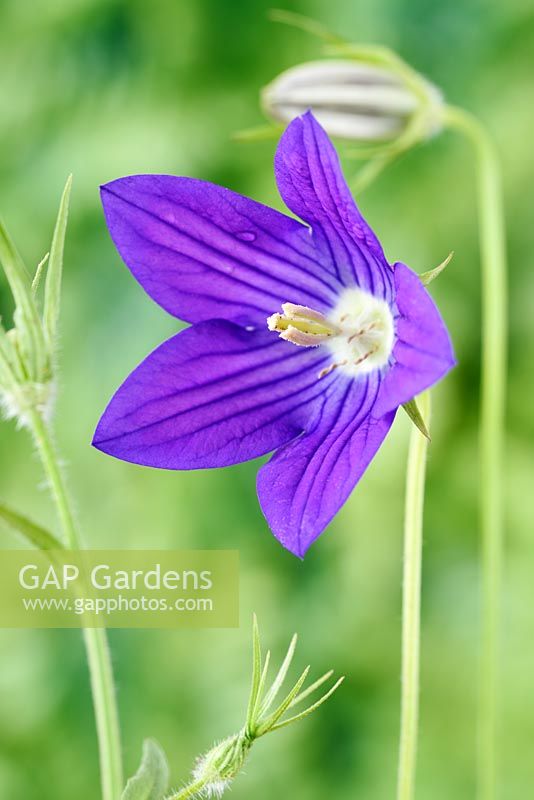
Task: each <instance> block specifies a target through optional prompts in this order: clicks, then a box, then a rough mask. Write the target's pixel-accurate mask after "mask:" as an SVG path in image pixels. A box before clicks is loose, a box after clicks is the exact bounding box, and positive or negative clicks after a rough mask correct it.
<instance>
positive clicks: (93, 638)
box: [30, 412, 123, 800]
mask: <svg viewBox="0 0 534 800" xmlns="http://www.w3.org/2000/svg"><path fill="white" fill-rule="evenodd" d="M30 425H31V430H32V433H33V437H34V440H35V444H36V447H37V450H38V452H39V456H40V458H41V462H42V465H43V469H44V472H45V474H46V476H47V478H48V482H49V484H50V490H51V492H52V497H53V499H54V503H55V506H56V509H57V514H58V517H59V520H60V523H61V528H62V531H63V537H64V540H65V545H66V546H67V547H69V548H71V549H78V548H79V547H80V546H81V541H80V538H79V536H78V533H77V530H76V525H75V522H74V515H73V512H72V507H71V503H70V500H69V496H68V492H67V488H66V486H65V481H64V479H63V475H62V473H61V469H60V467H59V463H58V459H57V455H56V452H55V449H54V445H53V443H52V438H51V434H50V430H49V428H48V427H47V425H46V424H45V423H44V422H43V419H42V417H41V416H40V414H38V413H37V412H33V413H32V414H31V417H30ZM84 641H85V648H86V652H87V660H88V664H89V673H90V676H91V689H92V694H93V704H94V711H95V718H96V728H97V735H98V746H99V754H100V771H101V782H102V798H103V800H119V798H120V796H121V793H122V789H123V776H122V755H121V743H120V729H119V717H118V711H117V703H116V697H115V687H114V682H113V669H112V665H111V658H110V653H109V648H108V643H107V636H106V631H105V630H104V629H102V628H84Z"/></svg>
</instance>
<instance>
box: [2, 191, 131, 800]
mask: <svg viewBox="0 0 534 800" xmlns="http://www.w3.org/2000/svg"><path fill="white" fill-rule="evenodd" d="M70 187H71V178H70V177H69V179H68V180H67V183H66V186H65V189H64V192H63V195H62V198H61V203H60V207H59V212H58V217H57V222H56V225H55V229H54V235H53V239H52V246H51V249H50V255H49V257H48V256H45V258H44V259H43V260H42V261H41V263H40V264H39V266H38V267H37V272H36V275H35V278H34V279H33V281H32V279H31V277H30V275H29V273H28V272H27V270H26V267H25V265H24V263H23V260H22V258H21V256H20V255H19V253H18V251H17V249H16V247H15V245H14V243H13V241H12V240H11V238H10V237H9V234H8V233H7V231H6V229H5V227H4V226H3V225H2V224H1V223H0V263H1V264H2V266H3V267H4V271H5V273H6V277H7V280H8V283H9V286H10V288H11V293H12V295H13V300H14V303H15V311H14V314H13V323H14V325H13V328H12V329H11V330H8V331H6V330H5V329H4V327H3V326H2V325H1V323H0V404H1V406H2V409H3V411H4V413H5V416H6V417H13V418H15V419H16V420H17V422H18V424H19V425H20V426H22V427H25V428H27V429H28V430H29V431H30V433H31V435H32V437H33V440H34V443H35V447H36V450H37V452H38V455H39V458H40V460H41V464H42V467H43V471H44V474H45V476H46V479H47V482H48V485H49V488H50V492H51V495H52V499H53V502H54V505H55V508H56V512H57V516H58V520H59V523H60V527H61V533H62V536H61V540H59V539H56V538H55V537H53V536H52V535H51V534H49V533H48V532H47V531H44V530H43V529H41V528H39V527H38V526H36V525H33V524H32V523H30V522H29V521H28V520H26V519H25V518H24V517H22V516H21V515H19V514H17V513H16V512H13V511H11V510H10V509H6V508H5V507H3V506H2V507H0V516H1V518H2V519H4V520H5V521H7V522H8V524H10V526H11V527H13V528H15V529H16V530H18V531H19V532H20V533H22V534H23V535H24V536H25V537H26V539H27V540H28V541H30V542H31V543H32V544H33V545H35V546H37V547H39V548H41V549H45V550H47V549H50V548H51V547H54V546H59V547H68V548H71V549H79V548H80V547H81V539H80V536H79V534H78V531H77V528H76V524H75V519H74V513H73V510H72V503H71V500H70V497H69V493H68V491H67V487H66V484H65V479H64V476H63V474H62V471H61V468H60V462H59V458H58V455H57V452H56V449H55V447H54V444H53V437H52V425H51V417H52V411H53V402H54V399H55V377H56V363H55V361H56V352H57V325H58V320H59V307H60V294H61V278H62V271H63V246H64V239H65V231H66V225H67V216H68V204H69V195H70ZM45 265H46V267H47V274H46V280H45V286H44V300H43V303H42V308H41V304H40V303H39V300H38V297H37V293H38V290H39V283H40V280H41V278H42V277H43V274H44V270H45ZM84 641H85V648H86V652H87V659H88V664H89V673H90V679H91V689H92V694H93V704H94V711H95V718H96V727H97V735H98V743H99V753H100V766H101V782H102V797H103V800H119V798H120V796H121V792H122V789H123V777H122V758H121V746H120V732H119V723H118V712H117V706H116V698H115V688H114V683H113V671H112V666H111V658H110V654H109V650H108V645H107V637H106V632H105V631H104V630H103V629H99V628H84Z"/></svg>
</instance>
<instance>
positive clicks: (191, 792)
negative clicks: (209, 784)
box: [167, 779, 206, 800]
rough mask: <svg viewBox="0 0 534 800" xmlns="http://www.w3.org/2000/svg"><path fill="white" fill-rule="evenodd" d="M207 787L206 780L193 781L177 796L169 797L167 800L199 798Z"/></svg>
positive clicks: (177, 793)
mask: <svg viewBox="0 0 534 800" xmlns="http://www.w3.org/2000/svg"><path fill="white" fill-rule="evenodd" d="M205 785H206V781H205V780H204V779H200V780H198V781H191V783H188V784H187V786H184V788H183V789H180V791H178V792H176V794H173V795H171V796H170V797H168V798H167V800H189V798H191V797H198V795H199V794H200V793H201V792H202V790H203V789H204V787H205Z"/></svg>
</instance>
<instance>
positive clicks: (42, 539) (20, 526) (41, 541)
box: [0, 503, 63, 550]
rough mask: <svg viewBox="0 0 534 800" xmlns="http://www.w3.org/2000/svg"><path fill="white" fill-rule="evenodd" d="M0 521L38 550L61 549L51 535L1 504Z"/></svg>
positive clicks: (57, 540) (61, 546)
mask: <svg viewBox="0 0 534 800" xmlns="http://www.w3.org/2000/svg"><path fill="white" fill-rule="evenodd" d="M0 520H1V521H2V522H4V523H5V524H6V525H7V526H8V527H9V528H11V529H12V530H14V531H16V532H17V533H19V534H21V536H23V537H24V538H25V539H26V541H28V542H29V543H30V544H33V546H34V547H37V548H38V549H39V550H62V549H63V545H62V544H61V542H60V541H59V539H56V537H55V536H54V535H53V534H51V533H49V532H48V531H47V530H45V529H44V528H41V527H40V525H36V524H35V523H34V522H31V520H29V519H27V518H26V517H23V516H22V514H19V513H17V512H16V511H12V510H11V509H10V508H7V506H5V505H3V504H1V503H0Z"/></svg>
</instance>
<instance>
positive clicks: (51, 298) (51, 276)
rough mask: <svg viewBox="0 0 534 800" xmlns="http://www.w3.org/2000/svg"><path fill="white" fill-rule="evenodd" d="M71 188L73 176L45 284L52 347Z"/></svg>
mask: <svg viewBox="0 0 534 800" xmlns="http://www.w3.org/2000/svg"><path fill="white" fill-rule="evenodd" d="M71 186H72V175H69V177H68V178H67V183H66V184H65V188H64V190H63V194H62V196H61V202H60V204H59V211H58V215H57V220H56V226H55V228H54V236H53V238H52V246H51V248H50V258H49V262H48V274H47V276H46V283H45V298H44V311H43V323H44V329H45V332H46V336H47V340H48V343H49V346H50V347H52V346H53V344H54V341H55V338H56V332H57V322H58V318H59V307H60V301H61V278H62V275H63V249H64V245H65V232H66V230H67V218H68V214H69V199H70V190H71Z"/></svg>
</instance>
